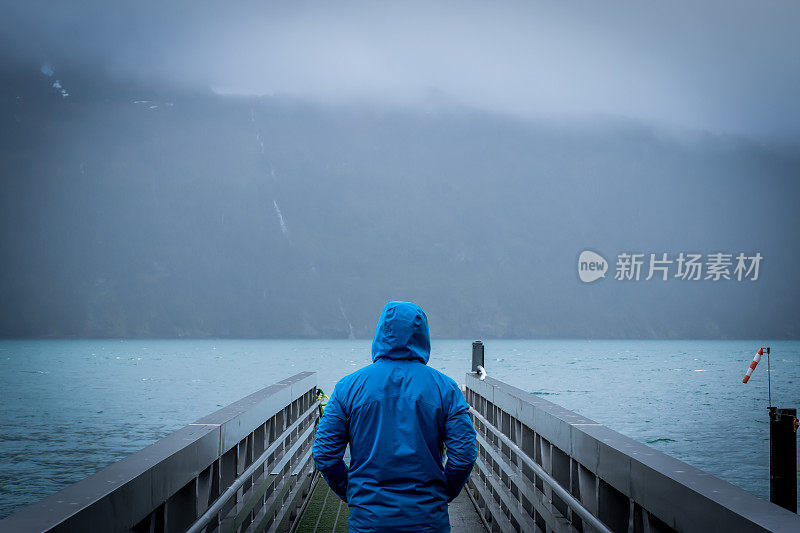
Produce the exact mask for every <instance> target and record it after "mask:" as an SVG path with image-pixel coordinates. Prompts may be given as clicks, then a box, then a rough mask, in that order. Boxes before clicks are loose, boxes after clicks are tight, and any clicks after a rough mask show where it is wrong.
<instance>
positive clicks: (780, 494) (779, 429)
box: [769, 407, 797, 513]
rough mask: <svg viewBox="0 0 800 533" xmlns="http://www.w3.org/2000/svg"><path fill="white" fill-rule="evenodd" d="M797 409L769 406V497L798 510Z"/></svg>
mask: <svg viewBox="0 0 800 533" xmlns="http://www.w3.org/2000/svg"><path fill="white" fill-rule="evenodd" d="M796 421H797V409H778V408H777V407H770V408H769V501H771V502H772V503H774V504H775V505H780V506H781V507H783V508H784V509H788V510H789V511H791V512H793V513H796V512H797V426H796Z"/></svg>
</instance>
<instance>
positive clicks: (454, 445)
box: [444, 389, 478, 502]
mask: <svg viewBox="0 0 800 533" xmlns="http://www.w3.org/2000/svg"><path fill="white" fill-rule="evenodd" d="M452 398H453V401H452V405H451V408H450V414H449V416H448V418H447V420H445V425H444V443H445V446H447V464H445V467H444V475H445V477H446V478H447V492H448V499H447V501H448V502H450V501H452V500H453V498H455V497H456V496H458V494H459V493H460V492H461V489H462V488H463V487H464V483H466V482H467V478H468V477H469V474H470V472H471V471H472V466H473V465H474V464H475V459H477V457H478V450H477V448H476V447H475V428H473V427H472V419H471V418H470V416H469V406H468V405H467V401H466V400H465V399H464V395H463V394H462V393H461V391H460V390H458V389H456V390H455V391H454V393H453V394H452Z"/></svg>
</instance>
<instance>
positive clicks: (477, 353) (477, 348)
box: [472, 341, 486, 372]
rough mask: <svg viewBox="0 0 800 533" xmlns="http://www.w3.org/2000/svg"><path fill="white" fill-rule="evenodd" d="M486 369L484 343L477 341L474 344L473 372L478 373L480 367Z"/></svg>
mask: <svg viewBox="0 0 800 533" xmlns="http://www.w3.org/2000/svg"><path fill="white" fill-rule="evenodd" d="M479 366H481V367H483V368H486V366H485V365H484V364H483V343H482V342H481V341H475V342H473V343H472V371H473V372H478V371H479V370H478V367H479Z"/></svg>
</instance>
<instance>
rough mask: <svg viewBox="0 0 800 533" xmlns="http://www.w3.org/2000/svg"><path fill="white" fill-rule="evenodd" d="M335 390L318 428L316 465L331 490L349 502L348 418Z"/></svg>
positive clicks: (315, 446)
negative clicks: (343, 459) (344, 459)
mask: <svg viewBox="0 0 800 533" xmlns="http://www.w3.org/2000/svg"><path fill="white" fill-rule="evenodd" d="M337 390H338V388H335V389H334V390H333V394H332V395H331V399H330V401H328V405H326V406H325V411H324V412H323V415H322V420H320V423H319V427H318V428H317V437H316V439H315V440H314V452H313V453H314V464H315V465H316V467H317V470H319V471H320V472H321V473H322V476H323V477H324V478H325V481H327V482H328V485H329V486H330V488H331V490H333V492H335V493H336V494H337V495H338V496H339V497H340V498H341V499H343V500H345V501H347V467H346V466H345V464H344V461H342V457H344V450H345V448H346V447H347V435H348V425H347V417H346V416H345V414H344V411H343V409H342V404H341V402H340V401H339V399H338V396H337V394H336V391H337Z"/></svg>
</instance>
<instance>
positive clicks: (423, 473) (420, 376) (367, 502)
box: [314, 302, 477, 533]
mask: <svg viewBox="0 0 800 533" xmlns="http://www.w3.org/2000/svg"><path fill="white" fill-rule="evenodd" d="M429 357H430V336H429V334H428V318H427V317H426V316H425V313H424V312H423V311H422V309H420V308H419V307H418V306H416V305H414V304H412V303H408V302H389V303H388V304H386V307H384V309H383V313H382V315H381V318H380V321H379V322H378V329H377V331H376V332H375V339H374V340H373V342H372V361H373V363H372V364H371V365H369V366H367V367H364V368H362V369H361V370H359V371H357V372H354V373H352V374H350V375H349V376H345V377H344V378H342V379H341V381H339V383H337V384H336V388H335V389H334V391H333V394H332V395H331V398H330V400H329V401H328V405H327V406H326V407H325V412H324V414H323V416H322V420H321V421H320V423H319V428H318V429H317V437H316V441H315V442H314V462H315V463H316V465H317V469H318V470H319V471H320V472H322V475H323V476H324V477H325V479H326V480H327V482H328V485H330V487H331V489H333V491H334V492H336V494H338V495H339V497H340V498H342V499H343V500H345V501H347V503H348V505H349V507H350V531H351V532H359V533H361V532H373V531H381V532H384V531H386V532H405V531H413V532H442V531H450V521H449V517H448V514H447V502H449V501H450V500H452V499H453V498H454V497H456V496H457V495H458V493H459V492H461V489H462V487H463V486H464V483H465V481H466V480H467V477H468V476H469V473H470V471H471V470H472V465H473V464H474V462H475V459H476V457H477V449H476V447H475V430H474V429H473V427H472V421H471V420H470V417H469V408H468V406H467V402H466V401H465V400H464V396H463V394H462V393H461V390H460V389H459V388H458V385H456V382H455V381H453V380H452V379H450V378H449V377H447V376H445V375H444V374H442V373H441V372H439V371H438V370H435V369H433V368H430V367H428V366H427V362H428V358H429ZM348 444H349V445H350V466H349V467H348V466H345V464H344V462H343V461H342V457H343V455H344V451H345V447H346V446H347V445H348ZM443 445H445V446H447V464H446V465H444V466H443V465H442V459H443Z"/></svg>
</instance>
